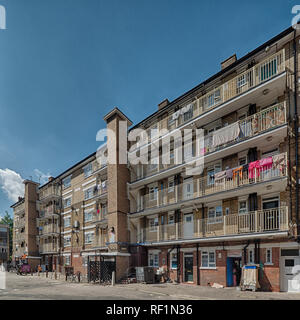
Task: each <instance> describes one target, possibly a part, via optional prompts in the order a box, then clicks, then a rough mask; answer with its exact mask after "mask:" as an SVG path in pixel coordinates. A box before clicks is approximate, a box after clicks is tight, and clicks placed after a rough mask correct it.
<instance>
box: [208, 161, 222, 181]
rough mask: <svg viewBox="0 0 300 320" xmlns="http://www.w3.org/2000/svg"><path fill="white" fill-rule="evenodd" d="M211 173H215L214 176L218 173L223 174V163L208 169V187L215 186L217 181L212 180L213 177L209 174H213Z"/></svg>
mask: <svg viewBox="0 0 300 320" xmlns="http://www.w3.org/2000/svg"><path fill="white" fill-rule="evenodd" d="M216 169H217V170H216ZM211 171H213V175H215V174H216V173H218V172H221V171H222V163H221V162H218V163H215V164H214V165H211V166H209V167H207V185H208V186H213V185H214V184H215V179H211V178H210V177H211V176H210V175H209V174H208V172H211Z"/></svg>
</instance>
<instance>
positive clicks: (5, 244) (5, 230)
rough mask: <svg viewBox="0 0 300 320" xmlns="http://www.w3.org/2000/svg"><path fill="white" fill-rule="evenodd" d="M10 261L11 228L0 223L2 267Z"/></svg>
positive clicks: (0, 262)
mask: <svg viewBox="0 0 300 320" xmlns="http://www.w3.org/2000/svg"><path fill="white" fill-rule="evenodd" d="M8 261H9V226H8V225H6V224H1V223H0V265H1V264H3V263H7V262H8Z"/></svg>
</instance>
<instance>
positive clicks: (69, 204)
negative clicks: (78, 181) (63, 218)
mask: <svg viewBox="0 0 300 320" xmlns="http://www.w3.org/2000/svg"><path fill="white" fill-rule="evenodd" d="M69 200H70V203H69ZM63 205H64V208H69V207H71V205H72V197H68V198H65V199H64V200H63Z"/></svg>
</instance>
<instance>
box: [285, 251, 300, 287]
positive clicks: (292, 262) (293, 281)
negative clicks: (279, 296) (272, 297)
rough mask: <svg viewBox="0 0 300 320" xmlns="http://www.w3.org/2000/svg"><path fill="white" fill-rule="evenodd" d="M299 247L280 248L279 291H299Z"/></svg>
mask: <svg viewBox="0 0 300 320" xmlns="http://www.w3.org/2000/svg"><path fill="white" fill-rule="evenodd" d="M299 271H300V257H299V249H281V256H280V280H281V283H280V291H284V292H300V276H299Z"/></svg>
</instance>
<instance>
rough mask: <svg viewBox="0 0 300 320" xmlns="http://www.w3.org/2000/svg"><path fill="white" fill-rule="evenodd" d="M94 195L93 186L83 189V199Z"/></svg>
mask: <svg viewBox="0 0 300 320" xmlns="http://www.w3.org/2000/svg"><path fill="white" fill-rule="evenodd" d="M93 196H94V187H91V188H89V189H87V190H85V191H84V200H88V199H91V198H93Z"/></svg>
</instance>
